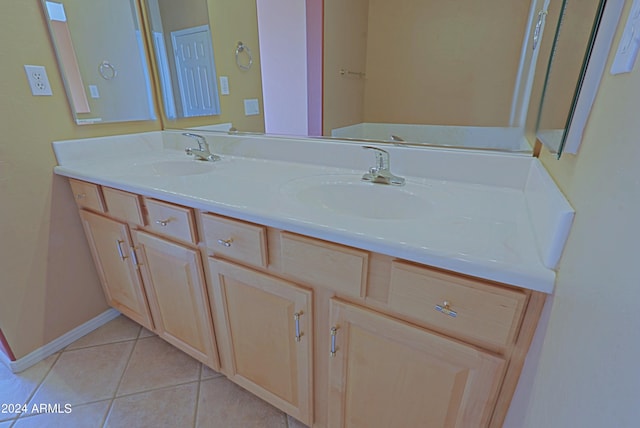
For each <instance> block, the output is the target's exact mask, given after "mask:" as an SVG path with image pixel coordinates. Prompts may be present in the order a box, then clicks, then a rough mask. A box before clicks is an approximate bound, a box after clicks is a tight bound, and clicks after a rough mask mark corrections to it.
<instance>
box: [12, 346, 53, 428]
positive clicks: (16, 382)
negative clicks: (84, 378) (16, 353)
mask: <svg viewBox="0 0 640 428" xmlns="http://www.w3.org/2000/svg"><path fill="white" fill-rule="evenodd" d="M59 356H60V354H54V355H51V356H50V357H47V358H45V359H44V360H42V361H40V362H39V363H38V364H36V365H34V366H32V367H29V368H28V369H26V370H24V371H22V372H21V373H13V372H12V371H11V370H9V369H8V368H7V367H6V366H5V365H4V364H0V403H3V404H9V403H13V404H18V403H20V404H26V402H27V400H29V397H30V396H31V394H33V392H34V391H35V390H36V388H37V387H38V385H39V384H40V382H42V379H44V377H45V376H46V375H47V372H48V371H49V369H51V366H53V363H55V361H56V359H57V358H58V357H59ZM15 416H17V415H13V414H7V413H4V414H3V413H0V421H3V420H7V419H13V418H14V417H15Z"/></svg>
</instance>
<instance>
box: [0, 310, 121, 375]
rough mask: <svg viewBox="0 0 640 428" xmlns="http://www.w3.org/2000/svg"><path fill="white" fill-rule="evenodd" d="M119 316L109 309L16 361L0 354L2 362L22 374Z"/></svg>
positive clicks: (116, 312) (118, 313)
mask: <svg viewBox="0 0 640 428" xmlns="http://www.w3.org/2000/svg"><path fill="white" fill-rule="evenodd" d="M118 315H120V312H118V311H116V310H115V309H107V310H106V311H104V312H103V313H101V314H100V315H98V316H97V317H95V318H92V319H90V320H89V321H87V322H86V323H84V324H82V325H79V326H78V327H76V328H74V329H73V330H71V331H69V332H67V333H65V334H63V335H62V336H60V337H58V338H57V339H55V340H53V341H51V342H49V343H47V344H46V345H44V346H42V347H40V348H38V349H36V350H35V351H33V352H30V353H28V354H27V355H25V356H24V357H22V358H20V359H18V360H16V361H11V360H9V357H7V356H6V355H5V354H4V353H3V352H0V362H1V363H3V364H4V365H6V366H7V367H9V369H10V370H11V371H12V372H13V373H18V372H21V371H23V370H26V369H28V368H29V367H31V366H33V365H34V364H36V363H39V362H40V361H42V360H44V359H45V358H47V357H48V356H49V355H53V354H55V353H56V352H58V351H60V350H61V349H63V348H64V347H66V346H68V345H70V344H72V343H73V342H75V341H76V340H78V339H80V338H81V337H82V336H85V335H87V334H89V333H91V332H92V331H93V330H95V329H97V328H98V327H101V326H103V325H104V324H106V323H108V322H109V321H111V320H112V319H114V318H116V317H117V316H118Z"/></svg>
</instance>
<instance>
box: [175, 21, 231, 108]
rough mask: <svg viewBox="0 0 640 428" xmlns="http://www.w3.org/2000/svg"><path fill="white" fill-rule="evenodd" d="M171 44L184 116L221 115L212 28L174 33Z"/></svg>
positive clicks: (206, 27) (195, 28)
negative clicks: (210, 29)
mask: <svg viewBox="0 0 640 428" xmlns="http://www.w3.org/2000/svg"><path fill="white" fill-rule="evenodd" d="M171 42H172V45H173V52H174V55H175V58H176V71H177V74H178V88H179V89H180V100H181V101H182V105H181V107H182V116H183V117H193V116H210V115H217V114H220V101H219V99H218V85H217V83H216V64H215V61H214V59H213V44H212V40H211V32H210V31H209V26H207V25H203V26H200V27H194V28H187V29H184V30H179V31H173V32H172V33H171Z"/></svg>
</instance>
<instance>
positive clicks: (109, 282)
mask: <svg viewBox="0 0 640 428" xmlns="http://www.w3.org/2000/svg"><path fill="white" fill-rule="evenodd" d="M76 182H77V183H79V184H75V185H73V186H72V190H73V191H74V192H75V191H76V190H77V189H81V190H82V191H83V192H85V194H88V193H87V189H92V190H93V191H94V193H91V194H92V195H97V196H96V197H95V198H93V197H92V199H93V200H99V201H101V204H100V205H99V206H98V205H91V206H88V205H87V204H86V201H87V199H88V198H76V201H77V203H78V206H79V208H81V210H80V217H81V219H82V222H83V225H84V229H85V233H86V236H87V239H88V241H89V246H90V248H91V252H92V255H93V259H94V262H95V264H96V267H97V269H98V272H99V275H100V279H101V282H102V286H103V289H104V292H105V296H106V298H107V302H108V303H109V305H111V306H113V307H114V308H115V309H117V310H119V311H120V312H122V313H123V314H124V315H126V316H128V317H129V318H131V319H132V320H134V321H136V322H138V323H140V324H141V325H143V326H145V327H146V328H148V329H149V330H152V331H154V332H155V333H157V334H158V336H160V337H162V338H163V339H165V340H166V341H167V342H169V343H171V344H173V345H174V346H176V347H177V348H180V349H181V350H183V351H184V352H186V353H187V354H189V355H191V356H192V357H194V358H196V359H198V360H200V361H202V362H203V363H205V364H207V365H209V366H210V367H212V368H214V369H217V370H219V369H220V363H219V360H218V352H217V349H216V344H215V335H214V331H213V325H212V320H211V318H212V317H211V313H210V307H209V299H208V295H207V289H206V284H205V279H204V269H203V266H202V259H201V254H200V250H199V249H198V248H197V247H196V246H195V245H191V246H190V245H188V243H189V242H192V243H193V244H195V243H196V241H197V238H196V236H197V235H196V232H195V220H194V213H193V210H192V209H190V208H185V207H180V206H177V205H172V204H168V203H165V202H160V201H155V200H151V199H144V198H142V197H140V196H138V195H135V194H132V193H128V192H123V191H121V190H118V189H111V188H107V187H100V186H96V185H94V184H91V183H83V182H79V181H76ZM96 207H97V208H99V209H97V210H96V211H98V213H95V212H91V211H88V210H87V208H88V209H95V208H96ZM149 207H151V209H149ZM147 211H150V213H147ZM102 213H105V214H102ZM112 217H113V218H112ZM147 218H148V219H149V220H154V221H153V223H152V222H151V221H149V220H147ZM156 218H157V219H156ZM156 221H157V223H156ZM151 224H153V226H151ZM167 238H169V239H167ZM171 238H173V239H176V240H180V241H182V242H186V243H187V244H184V243H179V242H174V241H173V240H172V239H171Z"/></svg>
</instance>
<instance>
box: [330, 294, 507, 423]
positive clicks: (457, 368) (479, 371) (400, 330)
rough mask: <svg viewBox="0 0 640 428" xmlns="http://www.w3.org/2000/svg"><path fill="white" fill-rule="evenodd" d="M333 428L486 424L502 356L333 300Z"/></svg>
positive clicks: (331, 408)
mask: <svg viewBox="0 0 640 428" xmlns="http://www.w3.org/2000/svg"><path fill="white" fill-rule="evenodd" d="M330 306H331V322H332V324H331V326H332V327H334V328H335V331H334V332H331V330H330V332H328V333H329V334H333V336H332V348H333V349H331V350H329V349H328V350H327V352H328V353H329V352H330V351H335V353H333V352H331V355H332V356H331V357H330V362H329V426H331V427H335V428H338V427H363V428H375V427H433V428H437V427H464V428H469V427H484V426H486V425H487V424H488V422H489V419H490V417H491V412H492V410H493V407H494V403H495V400H496V397H497V393H498V389H499V385H500V381H501V379H502V374H503V372H504V366H505V362H504V360H503V359H501V358H499V357H496V356H494V355H492V354H489V353H487V352H484V351H480V350H478V349H476V348H474V347H471V346H468V345H465V344H462V343H459V342H456V341H453V340H452V339H448V338H446V337H443V336H440V335H437V334H435V333H431V332H429V331H427V330H423V329H420V328H417V327H415V326H412V325H411V324H408V323H405V322H401V321H398V320H396V319H393V318H390V317H387V316H385V315H382V314H379V313H377V312H374V311H371V310H368V309H364V308H360V307H357V306H354V305H350V304H348V303H344V302H341V301H339V300H336V299H331V305H330Z"/></svg>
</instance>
